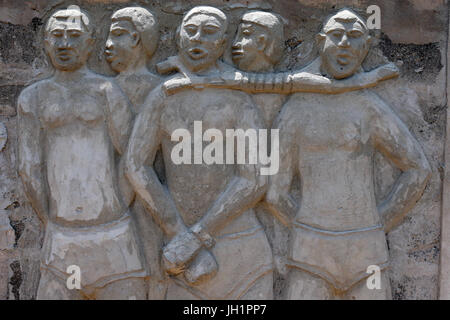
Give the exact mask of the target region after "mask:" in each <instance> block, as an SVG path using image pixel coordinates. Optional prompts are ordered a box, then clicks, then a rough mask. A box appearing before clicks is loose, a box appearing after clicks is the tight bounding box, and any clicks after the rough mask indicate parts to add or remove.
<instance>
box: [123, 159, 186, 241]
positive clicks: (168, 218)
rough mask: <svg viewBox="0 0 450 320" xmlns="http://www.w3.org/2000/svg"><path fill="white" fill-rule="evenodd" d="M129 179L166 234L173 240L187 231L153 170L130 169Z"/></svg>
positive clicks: (143, 168)
mask: <svg viewBox="0 0 450 320" xmlns="http://www.w3.org/2000/svg"><path fill="white" fill-rule="evenodd" d="M127 177H128V179H129V180H130V182H131V184H132V185H133V187H134V189H135V191H136V193H137V194H138V195H139V197H140V198H141V199H142V200H143V202H144V205H145V207H146V209H147V210H148V211H149V212H151V214H152V215H153V217H154V218H155V220H156V221H157V222H158V224H159V225H160V227H161V229H162V230H163V231H164V233H165V234H166V235H167V236H168V237H169V238H170V239H171V238H173V237H174V236H175V235H177V234H179V233H182V232H184V231H185V230H187V228H186V226H185V225H184V222H183V221H182V219H181V217H180V215H179V214H178V212H177V209H176V207H175V204H174V203H173V201H172V199H171V198H170V195H169V193H168V191H167V189H166V188H164V186H163V185H162V184H161V182H160V181H159V179H158V177H157V175H156V172H155V171H154V169H153V168H151V167H150V168H148V170H147V168H145V167H141V168H140V169H136V170H133V169H130V168H129V167H128V170H127Z"/></svg>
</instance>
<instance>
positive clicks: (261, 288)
mask: <svg viewBox="0 0 450 320" xmlns="http://www.w3.org/2000/svg"><path fill="white" fill-rule="evenodd" d="M240 300H273V272H272V271H270V272H268V273H266V274H265V275H263V276H262V277H261V278H258V279H257V280H256V281H255V282H254V283H253V284H252V285H251V287H250V288H249V289H248V290H247V292H245V293H244V295H242V297H240Z"/></svg>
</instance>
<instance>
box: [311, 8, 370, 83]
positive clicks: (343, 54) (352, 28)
mask: <svg viewBox="0 0 450 320" xmlns="http://www.w3.org/2000/svg"><path fill="white" fill-rule="evenodd" d="M370 42H371V37H370V35H369V30H368V28H367V25H366V23H365V22H364V21H363V19H362V18H361V17H359V16H358V15H357V14H356V13H354V12H353V11H351V10H349V9H342V10H340V11H339V12H338V13H336V14H335V15H333V16H332V17H330V18H329V19H328V20H327V21H326V23H325V25H324V26H323V28H322V31H321V32H320V34H319V35H318V43H319V51H320V56H321V59H322V70H323V71H324V72H325V73H327V74H328V75H329V76H331V77H333V78H335V79H344V78H347V77H350V76H352V75H353V74H355V73H356V72H357V71H358V70H359V69H360V67H361V63H362V62H363V61H364V59H365V58H366V56H367V53H368V52H369V48H370Z"/></svg>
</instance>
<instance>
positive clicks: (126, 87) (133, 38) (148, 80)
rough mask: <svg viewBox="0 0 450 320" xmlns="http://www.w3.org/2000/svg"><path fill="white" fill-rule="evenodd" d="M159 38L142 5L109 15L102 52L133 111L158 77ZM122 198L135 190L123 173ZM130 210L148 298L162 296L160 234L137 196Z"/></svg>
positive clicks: (129, 198) (130, 197)
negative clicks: (153, 67)
mask: <svg viewBox="0 0 450 320" xmlns="http://www.w3.org/2000/svg"><path fill="white" fill-rule="evenodd" d="M158 41H159V25H158V22H157V20H156V17H155V16H154V15H153V14H152V13H151V12H150V11H148V10H147V9H145V8H142V7H127V8H123V9H120V10H117V11H116V12H114V13H113V15H112V17H111V27H110V30H109V35H108V39H107V41H106V47H105V55H106V60H107V61H108V63H109V64H110V66H111V68H112V69H113V70H114V71H116V72H117V76H116V77H115V81H116V82H117V84H118V85H119V87H120V88H121V89H122V90H123V91H124V92H125V94H126V95H127V96H128V98H129V99H130V101H131V104H132V110H133V113H134V114H138V113H139V108H140V107H141V105H142V104H143V103H144V100H145V98H146V97H147V96H148V94H149V93H150V91H151V90H153V89H154V88H155V87H156V86H158V85H159V84H160V82H161V78H160V77H159V76H158V75H155V74H153V73H152V72H150V71H149V70H148V68H147V65H148V63H149V61H150V59H151V58H152V57H153V55H154V53H155V51H156V48H157V46H158ZM119 179H120V186H121V190H122V194H123V195H124V197H125V201H126V202H127V204H128V203H130V202H131V201H133V198H134V192H133V190H132V188H131V187H130V186H129V184H128V183H127V180H126V179H124V177H123V176H122V175H120V176H119ZM131 211H132V214H133V216H134V218H135V219H136V227H137V229H138V231H139V237H140V239H141V243H142V245H143V248H144V253H145V257H146V266H147V267H148V269H149V270H148V272H149V273H150V274H151V277H150V278H149V281H150V282H149V284H150V286H149V299H154V298H163V297H164V292H165V290H164V288H163V287H162V283H163V278H164V276H163V273H162V270H160V269H161V268H160V264H159V261H160V259H159V251H160V247H161V246H162V235H161V232H160V231H159V228H158V227H157V226H156V225H155V224H154V222H153V220H152V218H151V216H150V215H149V214H148V213H147V212H146V211H145V209H144V208H143V206H142V205H141V202H140V201H139V200H136V201H134V203H133V204H132V209H131Z"/></svg>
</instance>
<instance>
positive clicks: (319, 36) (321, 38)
mask: <svg viewBox="0 0 450 320" xmlns="http://www.w3.org/2000/svg"><path fill="white" fill-rule="evenodd" d="M325 37H326V36H325V34H324V33H322V32H319V33H318V34H317V35H316V43H317V45H319V46H320V45H321V43H322V41H324V40H325Z"/></svg>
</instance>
